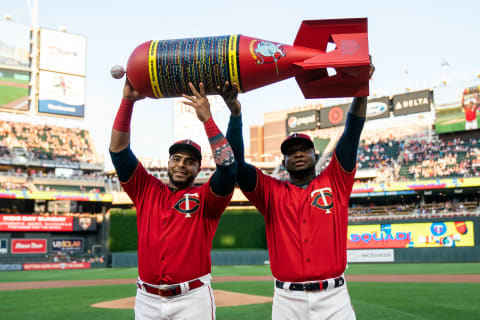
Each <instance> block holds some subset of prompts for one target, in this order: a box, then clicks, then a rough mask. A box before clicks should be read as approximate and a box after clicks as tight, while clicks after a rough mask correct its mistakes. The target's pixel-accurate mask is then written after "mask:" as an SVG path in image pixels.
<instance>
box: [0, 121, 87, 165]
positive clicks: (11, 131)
mask: <svg viewBox="0 0 480 320" xmlns="http://www.w3.org/2000/svg"><path fill="white" fill-rule="evenodd" d="M89 141H90V134H89V132H88V131H87V130H83V129H79V128H64V127H58V126H53V125H46V124H45V125H40V124H29V123H22V122H10V121H4V120H0V144H1V145H2V147H1V148H0V156H1V157H6V156H9V155H10V154H11V151H10V150H9V148H14V149H15V148H22V149H24V150H26V151H27V156H29V157H31V158H32V159H39V160H62V159H63V160H67V161H74V162H79V161H83V162H92V161H94V160H95V154H94V151H93V148H92V146H91V145H90V142H89Z"/></svg>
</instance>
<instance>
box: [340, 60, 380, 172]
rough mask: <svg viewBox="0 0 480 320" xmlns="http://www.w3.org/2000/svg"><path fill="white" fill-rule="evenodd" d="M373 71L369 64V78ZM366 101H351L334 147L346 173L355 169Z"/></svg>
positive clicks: (365, 98)
mask: <svg viewBox="0 0 480 320" xmlns="http://www.w3.org/2000/svg"><path fill="white" fill-rule="evenodd" d="M374 71H375V67H374V66H373V64H370V78H371V77H372V75H373V72H374ZM367 100H368V98H367V97H360V98H354V99H353V102H352V105H351V106H350V110H349V111H348V115H347V121H346V123H345V129H344V130H343V134H342V136H341V137H340V139H339V140H338V143H337V146H336V147H335V154H336V155H337V159H338V161H339V162H340V165H341V166H342V168H343V169H345V170H346V171H348V172H351V171H353V169H355V164H356V162H357V151H358V144H359V142H360V135H361V134H362V129H363V125H364V123H365V119H366V114H367Z"/></svg>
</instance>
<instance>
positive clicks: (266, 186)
mask: <svg viewBox="0 0 480 320" xmlns="http://www.w3.org/2000/svg"><path fill="white" fill-rule="evenodd" d="M255 170H256V172H257V182H256V185H255V188H254V189H253V191H250V192H246V191H243V190H242V192H243V194H244V195H245V197H247V199H248V200H249V201H250V202H251V203H252V204H253V205H254V206H255V207H256V208H257V209H258V211H260V213H261V214H262V215H263V216H265V215H266V214H268V212H269V210H268V208H270V202H271V201H272V198H273V196H274V194H273V192H274V190H275V186H276V185H277V184H278V183H281V181H279V180H276V179H274V178H272V177H270V176H268V175H266V174H264V173H263V172H262V171H261V170H260V169H258V168H255Z"/></svg>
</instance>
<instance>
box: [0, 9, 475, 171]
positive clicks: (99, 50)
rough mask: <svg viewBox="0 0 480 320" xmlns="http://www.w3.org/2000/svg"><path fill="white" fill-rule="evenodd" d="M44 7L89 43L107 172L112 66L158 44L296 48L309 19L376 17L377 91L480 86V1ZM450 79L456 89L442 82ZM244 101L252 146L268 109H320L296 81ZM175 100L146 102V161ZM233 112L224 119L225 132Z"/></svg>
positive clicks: (136, 129)
mask: <svg viewBox="0 0 480 320" xmlns="http://www.w3.org/2000/svg"><path fill="white" fill-rule="evenodd" d="M27 3H28V1H27V0H0V18H3V17H4V16H5V15H6V14H8V15H10V16H11V17H12V20H11V21H12V22H16V23H24V24H29V23H30V13H29V9H28V5H27ZM38 4H39V8H38V9H39V11H38V19H39V26H40V27H43V28H48V29H54V30H58V29H59V28H60V27H66V29H67V32H69V33H74V34H80V35H84V36H86V38H87V71H86V107H85V108H86V110H85V119H84V121H83V122H82V123H81V124H79V126H80V127H83V128H86V129H88V130H89V131H90V133H91V134H92V136H93V139H94V142H95V145H96V148H97V150H98V151H99V152H100V153H101V154H103V155H105V167H106V169H109V168H111V167H112V166H111V162H110V159H109V156H108V143H109V139H110V132H111V127H112V124H113V119H114V117H115V114H116V111H117V108H118V106H119V103H120V100H121V97H122V88H123V80H115V79H113V78H112V77H111V76H110V68H111V67H112V66H113V65H116V64H120V65H123V66H125V65H126V62H127V60H128V58H129V56H130V54H131V52H132V51H133V49H134V48H135V47H136V46H138V45H139V44H141V43H143V42H145V41H148V40H166V39H177V38H190V37H202V36H219V35H229V34H243V35H246V36H250V37H255V38H259V39H265V40H270V41H275V42H280V43H284V44H292V43H293V41H294V39H295V36H296V34H297V31H298V28H299V26H300V24H301V22H302V21H303V20H313V19H315V20H316V19H334V18H358V17H367V18H368V37H369V50H370V54H371V55H372V58H373V63H374V65H375V67H376V70H375V74H374V76H373V79H372V80H371V82H370V92H371V94H373V93H374V92H375V93H377V95H379V96H382V95H392V94H397V93H403V92H404V90H405V88H406V87H410V88H412V89H427V88H434V89H435V102H436V103H448V102H452V101H455V100H458V99H459V94H460V90H461V89H460V88H463V87H466V86H468V85H471V84H472V83H473V84H476V83H478V81H479V80H480V79H479V78H475V76H476V75H479V74H480V62H479V52H480V41H479V36H480V19H479V18H478V15H479V12H480V2H479V1H473V0H472V1H444V0H437V1H424V0H422V1H418V0H417V1H410V0H404V1H394V2H392V1H368V0H366V1H341V0H336V1H324V0H312V1H310V0H307V1H292V0H277V1H259V0H257V1H251V0H243V1H235V2H234V1H191V0H182V1H158V0H156V1H154V0H136V1H124V0H115V1H107V0H102V1H100V0H96V1H93V0H83V1H59V0H38ZM0 37H1V35H0ZM442 62H443V66H442ZM444 79H445V80H447V86H444V85H442V82H441V80H444ZM239 100H240V101H241V103H242V108H243V109H242V113H243V123H244V139H245V141H246V143H247V145H248V127H249V126H250V125H261V124H263V115H264V113H267V112H272V111H276V110H282V109H288V108H292V107H295V106H301V105H305V104H311V103H312V101H311V100H306V99H304V97H303V95H302V93H301V91H300V89H299V88H298V86H297V84H296V82H295V80H294V79H293V78H292V79H288V80H285V81H282V82H279V83H275V84H272V85H269V86H266V87H263V88H259V89H256V90H253V91H250V92H247V93H242V94H240V96H239ZM315 102H320V103H322V104H324V105H332V104H334V103H338V102H345V101H344V100H343V101H340V100H331V99H330V100H325V99H324V100H321V99H320V100H315ZM173 104H174V102H173V99H156V100H154V99H146V100H143V101H141V102H138V103H137V104H136V106H135V110H134V114H133V118H132V138H131V145H132V149H133V151H134V152H135V154H136V155H137V156H139V157H147V158H154V159H165V158H166V157H167V156H168V147H169V145H170V144H171V143H172V142H173V134H172V121H173V113H172V109H173ZM227 115H228V113H227V112H225V115H224V119H223V120H222V119H218V122H219V123H222V126H220V129H221V130H222V131H223V132H224V133H225V131H226V119H227V117H228V116H227ZM0 117H1V114H0ZM216 120H217V119H216Z"/></svg>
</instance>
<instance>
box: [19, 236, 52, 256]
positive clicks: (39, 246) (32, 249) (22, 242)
mask: <svg viewBox="0 0 480 320" xmlns="http://www.w3.org/2000/svg"><path fill="white" fill-rule="evenodd" d="M46 252H47V239H12V253H46Z"/></svg>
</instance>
